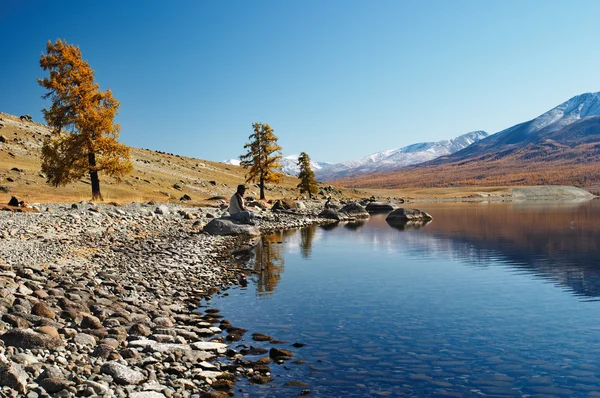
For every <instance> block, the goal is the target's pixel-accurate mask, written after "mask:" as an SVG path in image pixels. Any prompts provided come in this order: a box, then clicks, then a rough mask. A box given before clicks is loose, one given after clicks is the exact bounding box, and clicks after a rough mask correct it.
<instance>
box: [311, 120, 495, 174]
mask: <svg viewBox="0 0 600 398" xmlns="http://www.w3.org/2000/svg"><path fill="white" fill-rule="evenodd" d="M487 136H488V133H486V132H485V131H473V132H470V133H466V134H463V135H461V136H459V137H457V138H454V139H452V140H443V141H438V142H421V143H417V144H412V145H409V146H406V147H404V148H399V149H390V150H387V151H382V152H377V153H374V154H371V155H369V156H366V157H364V158H362V159H358V160H352V161H349V162H342V163H336V164H333V165H330V166H326V167H323V168H320V169H315V168H313V171H314V172H315V176H316V178H317V179H318V180H321V181H323V180H331V179H335V178H341V177H345V176H348V175H356V174H363V173H369V172H373V171H382V170H391V169H398V168H401V167H407V166H412V165H415V164H418V163H423V162H427V161H429V160H432V159H435V158H438V157H440V156H444V155H449V154H452V153H454V152H456V151H460V150H461V149H464V148H466V147H468V146H469V145H471V144H473V143H474V142H477V141H479V140H481V139H483V138H486V137H487Z"/></svg>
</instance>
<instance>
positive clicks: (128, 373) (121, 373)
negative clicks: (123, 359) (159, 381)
mask: <svg viewBox="0 0 600 398" xmlns="http://www.w3.org/2000/svg"><path fill="white" fill-rule="evenodd" d="M100 370H101V371H102V373H105V374H108V375H111V376H112V377H113V379H114V380H115V382H117V383H119V384H125V385H127V384H140V383H141V382H143V381H144V380H146V376H144V374H143V373H142V372H140V371H139V370H135V369H131V368H128V367H127V366H125V365H121V364H120V363H118V362H113V361H111V362H106V363H105V364H104V365H102V368H100Z"/></svg>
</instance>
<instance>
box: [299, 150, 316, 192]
mask: <svg viewBox="0 0 600 398" xmlns="http://www.w3.org/2000/svg"><path fill="white" fill-rule="evenodd" d="M298 166H300V173H299V174H298V178H299V179H300V184H298V188H300V193H301V194H302V193H304V192H307V193H308V195H309V196H310V197H312V195H313V194H316V193H317V192H319V186H318V184H317V181H316V180H315V173H314V172H313V171H312V169H311V167H310V157H309V156H308V154H307V153H306V152H302V153H300V156H298Z"/></svg>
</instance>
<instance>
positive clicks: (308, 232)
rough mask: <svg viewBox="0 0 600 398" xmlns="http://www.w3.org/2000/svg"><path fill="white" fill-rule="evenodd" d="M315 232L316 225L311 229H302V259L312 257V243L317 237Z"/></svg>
mask: <svg viewBox="0 0 600 398" xmlns="http://www.w3.org/2000/svg"><path fill="white" fill-rule="evenodd" d="M315 230H316V228H315V226H314V225H311V226H310V227H309V228H302V229H301V230H300V236H301V238H302V239H301V243H300V248H301V250H300V251H301V253H302V257H304V258H309V257H310V253H311V250H312V242H313V239H314V237H315Z"/></svg>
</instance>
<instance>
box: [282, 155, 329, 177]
mask: <svg viewBox="0 0 600 398" xmlns="http://www.w3.org/2000/svg"><path fill="white" fill-rule="evenodd" d="M298 156H299V155H290V156H286V157H284V158H283V159H281V160H280V161H279V164H280V165H281V169H280V170H281V171H283V172H284V173H286V174H290V175H293V176H297V175H298V174H299V173H300V166H298ZM328 166H331V163H327V162H315V161H314V160H311V161H310V168H311V169H312V171H314V172H315V174H316V173H317V172H318V171H319V170H322V169H323V168H325V167H328Z"/></svg>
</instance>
